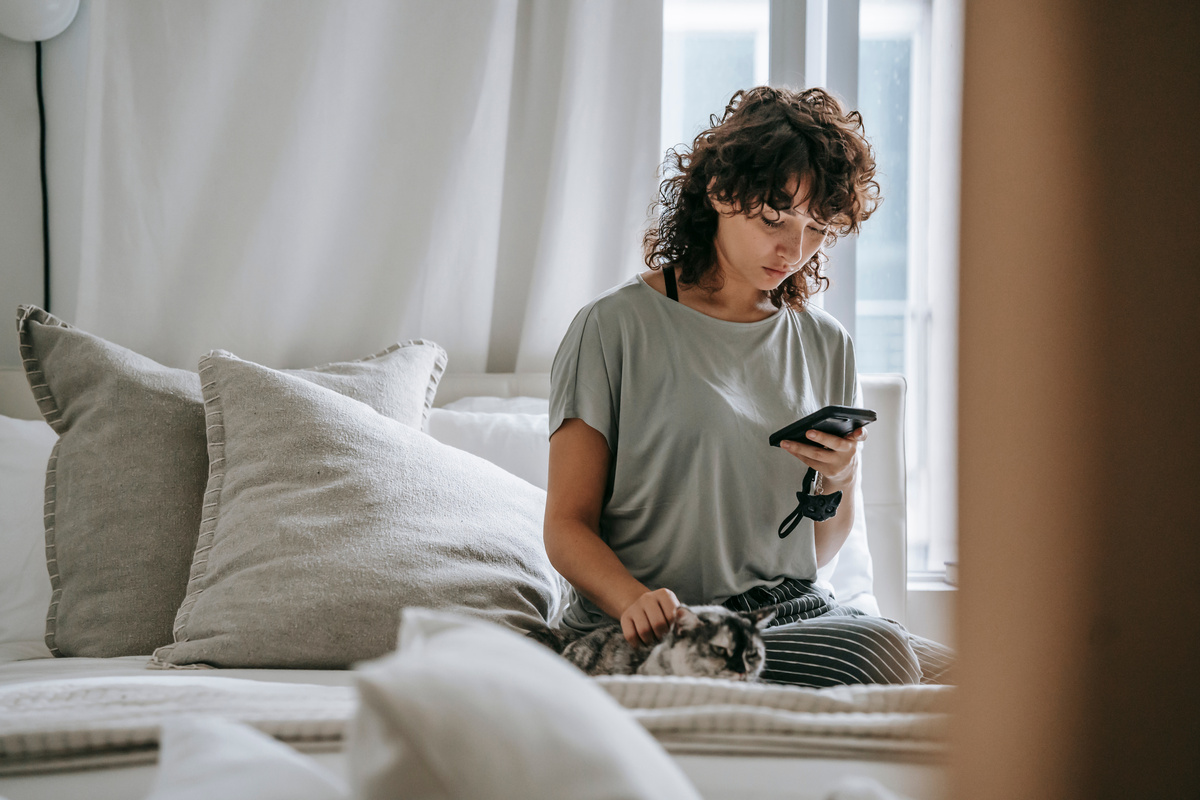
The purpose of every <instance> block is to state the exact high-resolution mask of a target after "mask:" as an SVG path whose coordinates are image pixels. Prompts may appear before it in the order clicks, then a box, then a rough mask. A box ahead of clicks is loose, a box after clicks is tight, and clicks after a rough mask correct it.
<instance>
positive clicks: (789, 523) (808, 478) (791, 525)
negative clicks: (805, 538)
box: [779, 467, 842, 539]
mask: <svg viewBox="0 0 1200 800" xmlns="http://www.w3.org/2000/svg"><path fill="white" fill-rule="evenodd" d="M816 477H817V471H816V470H815V469H813V468H812V467H809V468H808V472H807V473H805V475H804V486H803V490H802V491H799V492H796V508H795V509H794V510H793V511H792V513H790V514H788V515H787V517H786V518H785V519H784V520H783V522H781V523H779V538H780V539H783V538H784V537H786V536H787V535H788V534H789V533H791V532H792V531H794V530H796V526H797V525H799V524H800V520H802V519H804V518H805V517H808V518H809V519H811V520H812V521H813V522H824V521H825V520H827V519H829V518H830V517H832V516H833V515H834V514H836V513H837V510H838V504H839V503H841V502H842V493H841V492H840V491H839V492H834V493H832V494H809V493H808V490H809V489H811V488H812V485H813V481H814V480H816Z"/></svg>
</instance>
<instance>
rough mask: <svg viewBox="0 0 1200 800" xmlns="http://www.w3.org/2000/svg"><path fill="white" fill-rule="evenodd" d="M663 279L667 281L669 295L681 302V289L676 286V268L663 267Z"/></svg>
mask: <svg viewBox="0 0 1200 800" xmlns="http://www.w3.org/2000/svg"><path fill="white" fill-rule="evenodd" d="M663 279H664V280H665V281H666V282H667V297H669V298H671V299H672V300H674V301H675V302H676V303H678V302H679V289H678V288H677V287H676V286H675V268H674V267H663Z"/></svg>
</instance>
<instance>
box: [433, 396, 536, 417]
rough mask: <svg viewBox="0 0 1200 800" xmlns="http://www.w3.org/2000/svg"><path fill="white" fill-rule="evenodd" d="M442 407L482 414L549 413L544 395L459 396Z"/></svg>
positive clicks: (448, 409)
mask: <svg viewBox="0 0 1200 800" xmlns="http://www.w3.org/2000/svg"><path fill="white" fill-rule="evenodd" d="M443 408H445V409H446V410H447V411H474V412H478V413H484V414H497V413H503V414H549V413H550V401H549V400H547V399H546V398H544V397H461V398H459V399H458V400H455V401H453V402H450V403H446V405H444V406H443Z"/></svg>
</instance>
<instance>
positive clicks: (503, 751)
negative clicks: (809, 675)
mask: <svg viewBox="0 0 1200 800" xmlns="http://www.w3.org/2000/svg"><path fill="white" fill-rule="evenodd" d="M358 689H359V697H360V702H359V709H358V712H357V714H356V716H355V718H354V720H353V721H352V723H351V727H350V732H349V742H348V745H347V761H348V764H349V768H350V770H349V771H350V776H351V783H352V787H353V790H354V796H355V797H357V798H361V799H362V800H393V798H400V797H404V798H413V799H414V800H416V799H417V798H420V799H421V800H451V799H454V800H459V799H460V798H461V800H467V799H468V798H470V800H475V798H482V797H486V798H491V800H508V799H509V798H511V799H512V800H517V799H518V798H519V799H520V800H540V799H541V798H546V800H559V799H560V798H564V797H569V798H573V799H575V800H600V799H601V798H613V799H614V800H615V799H616V798H621V799H622V800H637V799H638V798H647V799H649V798H656V800H682V799H683V798H686V799H687V800H696V799H697V798H699V794H697V793H696V790H695V789H694V788H693V787H692V785H691V784H690V783H689V782H688V779H687V778H686V777H685V776H684V774H683V772H682V771H681V770H680V768H679V766H678V765H677V764H676V763H675V762H674V760H672V759H671V757H670V756H668V755H667V753H666V751H664V750H663V748H662V746H661V745H659V744H658V742H656V741H655V740H654V739H653V737H651V736H650V734H649V733H647V732H646V730H645V729H644V728H642V727H641V725H639V724H638V723H637V722H636V721H634V719H633V717H632V716H630V714H629V713H628V712H627V711H626V710H625V709H623V708H621V706H619V705H618V704H617V702H616V701H615V700H613V699H612V698H611V697H610V696H609V695H608V693H607V692H605V691H604V690H603V689H601V688H600V687H599V686H598V685H596V684H595V683H594V682H592V681H590V680H589V679H588V678H587V677H586V676H585V675H584V674H583V673H582V672H580V671H579V670H578V669H576V668H575V667H573V666H571V665H570V664H568V663H567V662H566V661H564V660H563V659H561V658H559V657H558V656H556V655H554V654H553V653H552V652H550V650H548V649H546V648H544V647H543V646H541V645H539V644H535V643H533V642H532V641H531V640H529V639H525V638H523V637H520V636H516V635H515V634H513V633H511V632H509V631H506V630H503V629H501V628H499V627H497V626H495V625H486V624H483V623H476V622H473V621H468V620H463V619H462V618H459V617H456V616H455V615H451V614H446V613H438V612H434V611H430V610H427V609H407V610H405V612H404V618H403V623H402V625H401V628H400V646H399V649H398V651H397V652H396V653H395V654H394V655H390V656H388V657H387V658H384V659H381V660H379V661H377V662H374V663H371V664H368V665H365V666H364V667H363V668H362V669H361V670H360V674H359V676H358Z"/></svg>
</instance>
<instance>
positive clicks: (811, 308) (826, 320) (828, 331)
mask: <svg viewBox="0 0 1200 800" xmlns="http://www.w3.org/2000/svg"><path fill="white" fill-rule="evenodd" d="M795 315H796V317H797V319H799V321H800V325H801V327H802V328H804V329H805V330H806V331H808V332H809V333H810V335H812V336H816V337H818V338H820V339H822V340H825V341H830V342H834V343H840V342H844V341H846V340H848V339H849V338H850V334H849V332H848V331H847V330H846V327H845V326H844V325H842V323H841V322H839V321H838V318H837V317H835V316H834V315H833V314H830V313H829V312H828V311H826V310H825V309H824V308H821V307H820V306H818V305H816V304H815V303H813V302H811V301H809V303H808V304H807V305H806V306H805V309H804V310H803V311H797V312H795Z"/></svg>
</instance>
